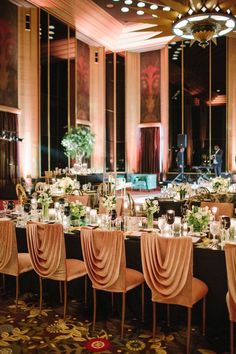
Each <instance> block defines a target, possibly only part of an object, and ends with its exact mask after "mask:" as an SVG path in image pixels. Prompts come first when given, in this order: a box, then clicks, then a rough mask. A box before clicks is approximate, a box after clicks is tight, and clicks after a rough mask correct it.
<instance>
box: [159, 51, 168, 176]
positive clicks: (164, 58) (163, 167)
mask: <svg viewBox="0 0 236 354" xmlns="http://www.w3.org/2000/svg"><path fill="white" fill-rule="evenodd" d="M160 133H161V135H160V139H161V144H160V149H161V151H160V172H162V173H163V174H166V173H167V172H168V168H169V163H170V161H169V54H168V46H166V47H165V48H163V49H162V50H161V131H160Z"/></svg>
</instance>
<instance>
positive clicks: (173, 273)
mask: <svg viewBox="0 0 236 354" xmlns="http://www.w3.org/2000/svg"><path fill="white" fill-rule="evenodd" d="M192 247H193V245H192V239H191V237H178V238H174V237H161V236H157V235H156V234H147V233H144V234H143V235H142V237H141V256H142V267H143V274H144V278H145V281H146V283H147V285H148V286H149V288H150V289H151V292H152V301H153V302H160V303H165V304H166V303H167V304H177V305H182V306H186V307H192V306H193V304H195V303H196V302H197V301H199V300H200V299H202V298H203V297H204V296H205V295H206V294H207V291H208V288H207V286H206V284H205V283H203V282H202V281H201V280H199V279H197V278H193V275H192V268H193V261H192ZM191 294H192V295H191Z"/></svg>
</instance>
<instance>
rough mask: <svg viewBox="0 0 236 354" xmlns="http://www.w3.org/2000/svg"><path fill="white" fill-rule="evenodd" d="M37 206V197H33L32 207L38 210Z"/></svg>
mask: <svg viewBox="0 0 236 354" xmlns="http://www.w3.org/2000/svg"><path fill="white" fill-rule="evenodd" d="M37 207H38V203H37V199H34V198H32V199H31V209H32V210H37Z"/></svg>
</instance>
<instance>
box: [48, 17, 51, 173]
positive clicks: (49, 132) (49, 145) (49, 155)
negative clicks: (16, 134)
mask: <svg viewBox="0 0 236 354" xmlns="http://www.w3.org/2000/svg"><path fill="white" fill-rule="evenodd" d="M47 15H48V68H47V69H48V70H47V71H48V73H47V74H48V82H47V86H48V97H47V98H48V171H50V170H51V129H50V107H51V106H50V40H49V25H50V15H49V13H48V14H47Z"/></svg>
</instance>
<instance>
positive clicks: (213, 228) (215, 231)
mask: <svg viewBox="0 0 236 354" xmlns="http://www.w3.org/2000/svg"><path fill="white" fill-rule="evenodd" d="M210 233H211V234H212V236H213V241H215V239H216V235H219V233H220V222H219V221H211V222H210Z"/></svg>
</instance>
